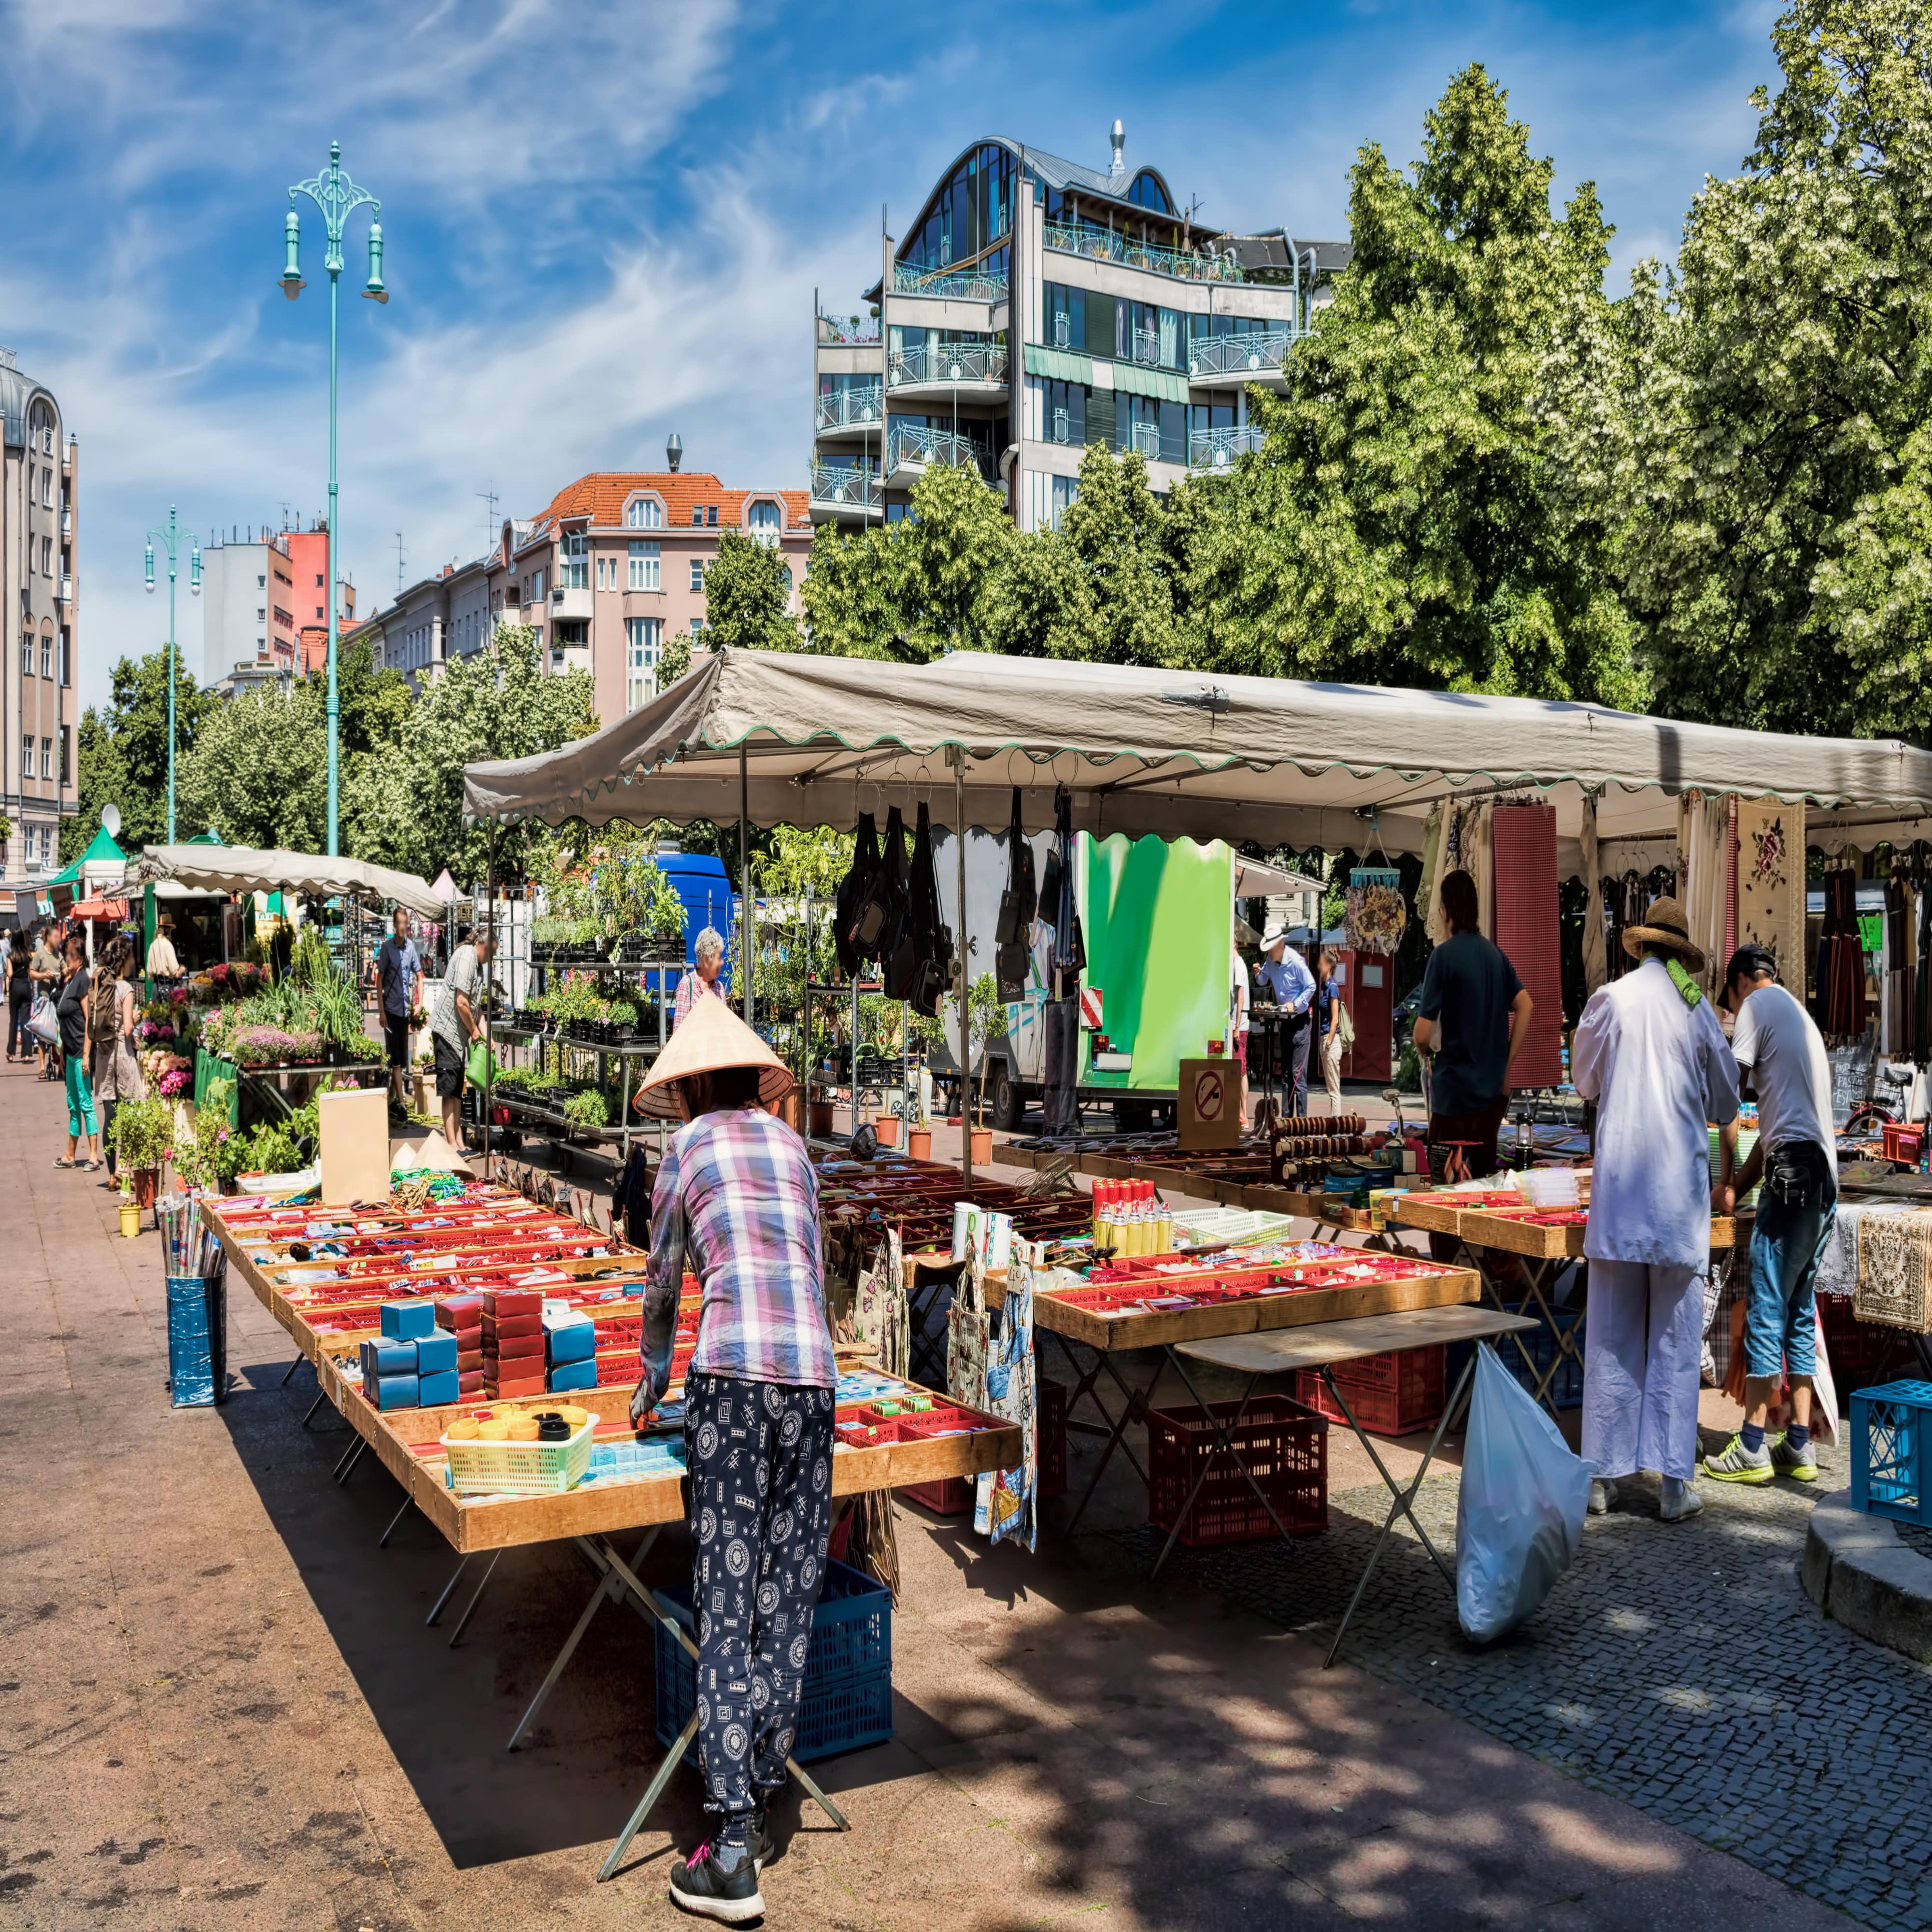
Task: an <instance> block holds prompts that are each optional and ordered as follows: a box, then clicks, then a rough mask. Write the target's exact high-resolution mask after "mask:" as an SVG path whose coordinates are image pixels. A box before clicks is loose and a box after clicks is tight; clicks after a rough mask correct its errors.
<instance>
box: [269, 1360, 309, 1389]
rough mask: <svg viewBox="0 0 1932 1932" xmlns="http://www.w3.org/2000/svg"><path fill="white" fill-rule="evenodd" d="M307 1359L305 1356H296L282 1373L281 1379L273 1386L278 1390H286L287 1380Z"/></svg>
mask: <svg viewBox="0 0 1932 1932" xmlns="http://www.w3.org/2000/svg"><path fill="white" fill-rule="evenodd" d="M307 1360H308V1357H307V1356H305V1355H298V1356H297V1357H296V1358H295V1360H294V1361H293V1362H291V1363H290V1364H289V1365H288V1367H287V1368H285V1369H284V1370H283V1371H282V1379H281V1381H280V1382H278V1383H277V1384H276V1385H275V1386H276V1387H277V1388H287V1387H288V1385H289V1378H290V1376H293V1374H294V1373H295V1372H296V1370H298V1369H299V1368H300V1367H302V1364H303V1363H304V1362H305V1361H307Z"/></svg>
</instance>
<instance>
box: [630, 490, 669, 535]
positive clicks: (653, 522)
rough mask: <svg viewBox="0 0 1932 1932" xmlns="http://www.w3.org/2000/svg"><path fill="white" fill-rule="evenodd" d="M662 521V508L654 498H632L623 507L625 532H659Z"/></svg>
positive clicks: (662, 526) (662, 524) (662, 525)
mask: <svg viewBox="0 0 1932 1932" xmlns="http://www.w3.org/2000/svg"><path fill="white" fill-rule="evenodd" d="M624 527H625V529H627V530H661V529H663V528H664V505H663V504H662V503H661V502H659V501H658V499H657V498H656V497H655V496H633V497H632V498H631V500H630V501H629V502H628V503H626V504H625V505H624Z"/></svg>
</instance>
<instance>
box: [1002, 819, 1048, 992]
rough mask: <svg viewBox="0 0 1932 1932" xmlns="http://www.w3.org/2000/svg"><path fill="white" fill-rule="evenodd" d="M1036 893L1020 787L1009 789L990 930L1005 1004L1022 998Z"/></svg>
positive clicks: (1024, 990)
mask: <svg viewBox="0 0 1932 1932" xmlns="http://www.w3.org/2000/svg"><path fill="white" fill-rule="evenodd" d="M1038 909H1039V895H1038V894H1037V892H1035V891H1034V882H1033V847H1031V845H1029V844H1028V843H1027V838H1026V832H1025V828H1024V827H1023V826H1022V824H1021V823H1020V788H1019V786H1018V785H1016V786H1014V787H1013V821H1012V823H1010V825H1009V826H1007V887H1006V890H1005V891H1004V892H1002V893H1001V895H1000V919H999V924H998V926H997V928H996V929H995V932H994V947H993V970H994V972H995V975H996V976H997V977H998V980H999V983H1000V997H1001V999H1003V1000H1004V1001H1006V1002H1007V1004H1008V1005H1009V1006H1011V1005H1013V1004H1015V1003H1016V1001H1020V1000H1023V999H1025V997H1026V980H1027V956H1028V951H1029V950H1030V945H1029V942H1030V941H1031V938H1032V929H1033V921H1034V913H1036V912H1037V910H1038Z"/></svg>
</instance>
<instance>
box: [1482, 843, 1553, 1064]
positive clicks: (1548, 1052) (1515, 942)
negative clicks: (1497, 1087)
mask: <svg viewBox="0 0 1932 1932" xmlns="http://www.w3.org/2000/svg"><path fill="white" fill-rule="evenodd" d="M1490 850H1491V852H1492V853H1493V855H1494V858H1495V870H1494V874H1493V876H1494V879H1495V885H1494V888H1493V905H1494V908H1495V920H1494V930H1493V932H1491V934H1490V938H1493V940H1494V941H1496V944H1497V945H1499V947H1502V950H1503V952H1504V953H1505V956H1507V957H1508V960H1509V962H1510V964H1511V965H1512V966H1514V968H1516V975H1517V978H1518V979H1519V980H1521V981H1522V982H1523V988H1524V990H1525V991H1526V992H1528V994H1529V997H1530V998H1531V1000H1532V1001H1533V1002H1534V1005H1533V1007H1532V1011H1531V1013H1530V1016H1529V1037H1528V1038H1527V1039H1526V1040H1525V1041H1524V1043H1523V1051H1522V1052H1521V1053H1520V1054H1519V1055H1517V1062H1516V1064H1515V1066H1514V1067H1512V1068H1511V1070H1510V1085H1511V1086H1512V1087H1517V1088H1520V1087H1554V1086H1556V1085H1557V1084H1558V1083H1559V1082H1560V1081H1561V1080H1562V1077H1563V965H1562V953H1561V950H1560V945H1561V941H1560V938H1559V933H1560V929H1561V927H1560V921H1559V916H1558V911H1557V871H1556V807H1555V806H1554V805H1498V806H1497V807H1496V811H1495V813H1494V814H1493V818H1492V820H1491V823H1490Z"/></svg>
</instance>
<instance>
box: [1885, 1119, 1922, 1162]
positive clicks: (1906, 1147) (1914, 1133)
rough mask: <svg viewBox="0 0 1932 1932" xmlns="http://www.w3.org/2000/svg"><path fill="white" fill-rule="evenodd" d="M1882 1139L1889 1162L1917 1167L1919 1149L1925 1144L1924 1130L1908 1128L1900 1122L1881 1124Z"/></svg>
mask: <svg viewBox="0 0 1932 1932" xmlns="http://www.w3.org/2000/svg"><path fill="white" fill-rule="evenodd" d="M1879 1139H1880V1141H1881V1143H1882V1147H1883V1151H1884V1154H1885V1159H1886V1160H1897V1161H1903V1163H1905V1164H1906V1166H1916V1165H1917V1163H1918V1152H1919V1149H1920V1148H1921V1147H1922V1146H1923V1145H1924V1139H1925V1136H1924V1130H1923V1129H1922V1128H1919V1127H1907V1126H1906V1125H1905V1124H1903V1122H1901V1121H1885V1122H1883V1123H1882V1124H1881V1125H1880V1127H1879Z"/></svg>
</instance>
